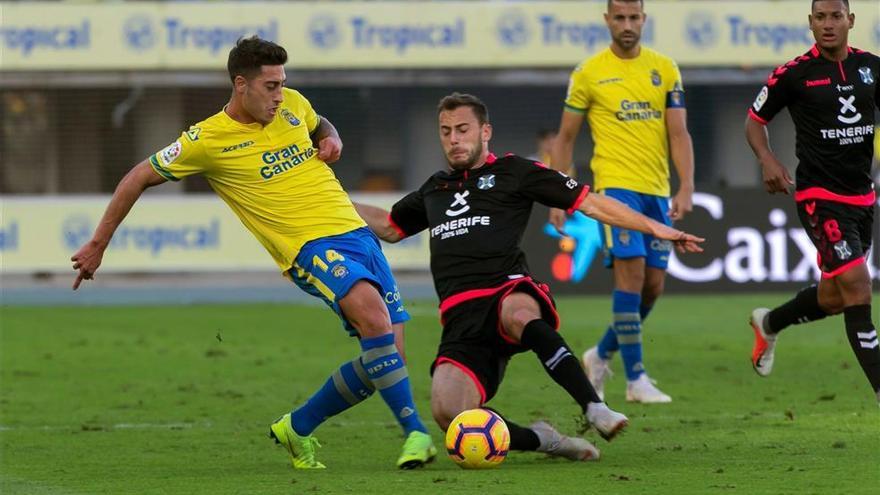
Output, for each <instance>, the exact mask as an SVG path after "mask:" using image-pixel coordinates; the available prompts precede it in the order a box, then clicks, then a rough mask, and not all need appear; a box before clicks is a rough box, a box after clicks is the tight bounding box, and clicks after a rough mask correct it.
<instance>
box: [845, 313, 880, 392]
mask: <svg viewBox="0 0 880 495" xmlns="http://www.w3.org/2000/svg"><path fill="white" fill-rule="evenodd" d="M843 318H844V321H846V336H847V337H849V345H850V346H851V347H852V349H853V353H854V354H855V355H856V359H858V360H859V364H860V365H861V366H862V371H864V372H865V376H867V377H868V381H869V382H871V387H872V388H873V389H874V392H875V393H876V392H880V342H878V339H877V330H876V329H875V328H874V324H873V323H871V305H870V304H861V305H858V306H850V307H848V308H845V309H844V310H843Z"/></svg>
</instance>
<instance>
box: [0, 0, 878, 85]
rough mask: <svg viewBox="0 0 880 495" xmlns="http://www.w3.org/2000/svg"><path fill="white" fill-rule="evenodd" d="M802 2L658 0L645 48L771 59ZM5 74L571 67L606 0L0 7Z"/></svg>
mask: <svg viewBox="0 0 880 495" xmlns="http://www.w3.org/2000/svg"><path fill="white" fill-rule="evenodd" d="M850 4H851V10H852V12H854V13H855V14H856V25H855V29H854V30H853V31H852V33H851V36H850V42H851V44H852V45H853V46H856V47H858V48H862V49H865V50H869V51H875V50H877V48H878V47H880V8H878V6H877V2H876V1H860V0H853V1H852V2H850ZM809 10H810V4H809V2H803V1H801V0H780V1H774V2H766V1H736V0H729V1H681V2H673V1H664V2H654V3H649V4H648V5H647V6H646V12H647V14H648V18H647V24H646V25H645V28H644V31H643V33H642V40H643V42H644V43H645V44H646V45H648V46H651V47H653V48H656V49H658V50H660V51H661V52H663V53H665V54H667V55H669V56H670V57H672V58H673V59H675V60H676V61H677V62H678V63H679V65H681V66H685V67H698V66H703V67H705V66H711V67H753V66H777V65H780V64H782V63H784V62H785V61H787V60H789V59H791V58H793V57H795V56H797V55H800V54H802V53H803V52H805V51H806V50H807V49H808V48H809V47H810V46H811V45H812V44H813V36H812V33H811V32H810V30H809V27H808V24H807V15H808V14H809ZM0 11H2V22H0V67H2V69H3V70H125V69H175V70H222V69H224V68H225V64H226V57H227V54H228V52H229V49H230V48H231V47H232V45H233V44H234V43H235V41H236V40H237V39H238V38H239V37H242V36H250V35H254V34H256V35H259V36H261V37H263V38H266V39H270V40H273V41H276V42H278V43H280V44H281V45H282V46H284V47H286V48H287V50H288V52H289V54H290V61H289V64H290V66H291V67H292V68H298V69H347V68H350V69H375V68H476V67H485V68H502V67H557V68H570V67H573V66H574V65H575V64H577V63H578V62H579V61H581V60H582V59H584V58H586V57H587V56H589V55H592V54H594V53H596V52H598V51H599V50H602V49H604V48H605V47H606V46H608V44H609V42H610V37H609V34H608V29H607V27H606V25H605V22H604V20H603V13H604V12H605V2H604V1H596V2H583V1H556V2H544V1H540V2H497V1H469V2H455V1H451V2H446V1H444V2H384V1H375V2H374V1H351V2H349V1H344V2H289V3H288V2H269V3H260V2H194V3H189V2H121V3H117V2H102V3H97V4H92V3H89V4H77V3H75V2H74V3H56V2H6V3H0Z"/></svg>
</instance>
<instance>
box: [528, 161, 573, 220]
mask: <svg viewBox="0 0 880 495" xmlns="http://www.w3.org/2000/svg"><path fill="white" fill-rule="evenodd" d="M516 167H517V171H518V172H519V179H520V180H519V192H520V194H522V195H523V196H525V197H526V198H529V199H531V200H532V201H535V202H537V203H541V204H543V205H546V206H550V207H552V208H561V209H563V210H567V211H568V212H569V213H573V212H574V210H576V209H577V208H578V206H580V204H581V202H583V200H584V198H585V197H586V196H587V193H588V192H589V190H590V187H589V186H587V185H586V184H581V183H579V182H578V181H576V180H574V179H572V178H571V177H569V176H567V175H565V174H563V173H562V172H559V171H556V170H553V169H550V168H547V167H546V166H545V165H543V164H540V163H538V162H534V161H532V160H526V159H522V158H519V159H517V160H516Z"/></svg>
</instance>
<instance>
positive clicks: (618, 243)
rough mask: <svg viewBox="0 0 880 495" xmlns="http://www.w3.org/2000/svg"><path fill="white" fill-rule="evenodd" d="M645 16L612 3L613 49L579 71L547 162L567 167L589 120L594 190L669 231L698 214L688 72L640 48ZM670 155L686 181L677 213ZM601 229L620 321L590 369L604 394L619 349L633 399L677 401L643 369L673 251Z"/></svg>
mask: <svg viewBox="0 0 880 495" xmlns="http://www.w3.org/2000/svg"><path fill="white" fill-rule="evenodd" d="M645 19H646V16H645V13H644V3H643V2H642V1H641V0H609V1H608V6H607V13H606V14H605V22H606V23H607V25H608V29H609V31H610V33H611V46H610V47H609V48H607V49H605V50H603V51H601V52H599V53H598V54H596V55H595V56H593V57H591V58H589V59H587V60H585V61H584V62H583V63H581V64H580V65H579V66H578V67H576V68H575V70H574V72H573V73H572V75H571V80H570V82H569V87H568V94H567V95H566V98H565V109H564V111H563V113H562V121H561V123H560V126H559V135H558V136H557V138H556V143H555V145H554V148H553V153H552V157H551V160H550V162H551V166H552V167H553V168H555V169H557V170H560V171H568V170H569V169H570V167H571V163H572V153H573V150H574V143H575V140H576V139H577V135H578V132H579V131H580V128H581V124H582V122H583V120H584V118H585V117H586V119H587V120H588V121H589V126H590V131H591V133H592V136H593V142H594V144H595V149H594V151H593V158H592V160H591V162H590V167H591V169H592V170H593V174H594V183H595V188H596V190H597V191H599V192H600V193H601V194H605V195H607V196H611V197H614V198H616V199H618V200H620V201H622V202H623V203H625V204H627V205H629V206H630V207H631V208H633V209H634V210H636V211H639V212H641V213H643V214H644V215H646V216H648V217H650V218H653V219H654V220H657V221H659V222H662V223H665V224H667V225H669V224H671V221H672V220H678V219H681V218H682V217H683V216H684V215H685V214H686V213H688V212H690V211H691V209H692V195H693V190H694V173H693V170H694V153H693V145H692V143H691V137H690V134H689V133H688V130H687V123H686V120H687V118H686V110H685V105H684V88H683V86H682V83H681V75H680V73H679V71H678V67H677V66H676V64H675V62H673V61H672V60H671V59H669V58H668V57H666V56H664V55H661V54H660V53H658V52H656V51H654V50H651V49H649V48H646V47H643V46H641V45H640V43H639V40H640V38H641V32H642V27H643V26H644V24H645ZM670 155H671V156H672V161H673V162H674V164H675V168H676V171H677V172H678V179H679V189H678V192H677V193H676V194H675V196H674V197H673V198H672V201H671V203H672V204H671V208H670V205H669V195H670V186H669V157H670ZM550 221H551V222H552V223H553V225H555V226H556V228H557V229H559V230H560V232H562V226H563V224H564V221H565V216H564V213H563V211H562V210H551V213H550ZM563 233H564V232H563ZM602 233H603V240H604V244H605V254H606V256H605V263H606V266H611V267H613V269H614V287H615V289H614V295H613V312H614V321H613V323H612V324H611V325H610V326H609V327H608V329H607V330H606V332H605V334H604V335H603V337H602V339H601V340H600V341H599V343H598V344H597V345H596V346H595V347H592V348H590V349H589V350H587V351H586V352H585V353H584V356H583V361H584V367H585V369H586V371H587V374H588V375H589V376H590V380H591V381H592V382H593V386H594V387H595V388H596V390H597V391H598V392H599V393H600V394H604V382H605V379H606V378H607V377H608V376H609V369H608V363H609V360H610V359H611V357H612V356H613V354H614V352H615V351H617V350H618V349H619V350H620V354H621V357H622V359H623V363H624V368H625V370H626V378H627V387H626V398H627V400H629V401H635V402H644V403H660V402H670V401H671V400H672V399H671V398H670V396H669V395H667V394H665V393H663V392H661V391H660V390H659V389H658V388H657V387H656V386H655V385H654V383H653V381H652V380H651V379H650V378H649V377H648V375H647V373H646V371H645V366H644V363H643V361H642V337H641V322H642V320H644V319H645V317H647V315H648V313H649V312H650V311H651V308H652V307H653V305H654V303H655V302H656V300H657V298H658V297H659V296H660V294H661V293H662V292H663V284H664V279H665V276H666V267H667V264H668V262H669V254H670V252H671V245H670V244H669V243H668V242H665V241H662V240H660V239H656V238H654V237H653V236H650V235H643V234H641V233H639V232H635V231H632V230H628V229H619V228H616V227H611V226H608V225H605V226H603V229H602Z"/></svg>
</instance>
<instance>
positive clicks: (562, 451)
mask: <svg viewBox="0 0 880 495" xmlns="http://www.w3.org/2000/svg"><path fill="white" fill-rule="evenodd" d="M529 429H531V430H532V431H534V432H535V434H536V435H538V439H539V440H540V441H541V445H540V446H538V452H544V453H545V454H547V455H551V456H554V457H564V458H566V459H569V460H572V461H597V460H599V449H597V448H596V446H595V445H593V444H591V443H590V442H588V441H586V440H584V439H583V438H580V437H568V436H565V435H563V434H562V433H559V432H558V431H556V428H553V426H551V425H550V423H547V422H546V421H536V422H534V423H532V424H531V425H529Z"/></svg>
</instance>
